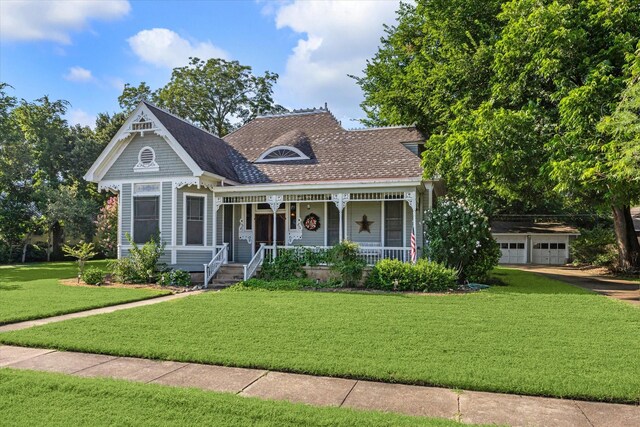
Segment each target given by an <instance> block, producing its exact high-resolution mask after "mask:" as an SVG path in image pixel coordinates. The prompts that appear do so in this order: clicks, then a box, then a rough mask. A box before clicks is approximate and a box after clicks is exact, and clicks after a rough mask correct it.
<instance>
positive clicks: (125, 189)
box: [118, 184, 133, 245]
mask: <svg viewBox="0 0 640 427" xmlns="http://www.w3.org/2000/svg"><path fill="white" fill-rule="evenodd" d="M131 187H132V186H131V184H122V192H121V197H120V200H119V201H118V202H119V203H120V209H122V224H121V225H122V228H121V229H120V242H121V244H122V245H128V244H129V242H128V241H127V238H126V234H127V233H129V234H131V232H132V230H131V222H132V221H131V219H132V217H133V212H132V209H133V207H132V206H131V191H132V188H131Z"/></svg>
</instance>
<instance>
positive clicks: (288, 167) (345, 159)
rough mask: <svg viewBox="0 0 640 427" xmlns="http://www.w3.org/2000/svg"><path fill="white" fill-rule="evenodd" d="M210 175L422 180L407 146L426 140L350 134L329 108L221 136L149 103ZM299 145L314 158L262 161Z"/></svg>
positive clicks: (387, 132)
mask: <svg viewBox="0 0 640 427" xmlns="http://www.w3.org/2000/svg"><path fill="white" fill-rule="evenodd" d="M147 106H148V107H149V108H150V109H151V111H152V113H153V114H154V115H156V117H158V120H160V121H161V122H162V123H163V124H164V125H165V127H167V130H168V131H169V132H171V134H172V135H173V136H174V137H175V138H176V140H177V141H178V142H179V143H180V144H181V145H182V146H183V147H184V148H185V150H186V151H187V152H188V153H189V155H190V156H191V157H193V159H194V161H196V162H197V163H198V165H199V166H200V167H201V168H202V169H203V170H205V171H209V172H213V173H216V174H218V175H222V176H224V177H227V178H229V179H231V180H234V181H236V182H239V183H242V184H257V183H261V184H262V183H295V182H309V181H337V180H373V179H394V178H395V179H401V178H418V177H421V176H422V167H421V165H420V158H419V157H418V156H416V155H415V154H413V153H412V152H411V151H409V150H408V149H407V148H405V147H404V146H403V145H402V143H406V142H422V141H424V136H423V135H422V134H421V133H420V132H419V131H418V130H417V129H416V128H415V127H392V128H380V129H363V130H345V129H344V128H343V127H342V126H341V125H340V123H339V122H338V121H337V120H336V119H335V117H334V116H333V115H332V114H331V113H330V112H329V111H327V110H325V109H319V110H312V111H307V112H304V113H291V114H284V115H279V116H266V117H258V118H256V119H254V120H252V121H251V122H249V123H247V124H246V125H244V126H242V127H241V128H240V129H238V130H236V131H235V132H232V133H230V134H229V135H227V136H225V137H224V139H220V138H217V137H215V136H213V135H212V134H210V133H208V132H205V131H203V130H201V129H199V128H197V127H195V126H193V125H191V124H189V123H187V122H186V121H183V120H181V119H178V118H177V117H175V116H173V115H171V114H168V113H166V112H164V111H162V110H160V109H158V108H156V107H154V106H153V105H150V104H147ZM279 145H284V146H293V147H296V148H298V149H299V150H300V151H302V152H303V153H305V154H306V155H307V156H309V160H294V161H278V162H269V163H256V160H257V159H258V158H259V157H260V155H261V154H262V153H264V152H265V151H266V150H268V149H269V148H272V147H275V146H279Z"/></svg>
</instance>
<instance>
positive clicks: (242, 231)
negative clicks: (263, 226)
mask: <svg viewBox="0 0 640 427" xmlns="http://www.w3.org/2000/svg"><path fill="white" fill-rule="evenodd" d="M238 239H240V240H246V241H247V243H248V244H251V243H253V232H252V231H251V230H247V226H246V225H245V219H244V218H240V227H238Z"/></svg>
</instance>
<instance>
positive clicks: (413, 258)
mask: <svg viewBox="0 0 640 427" xmlns="http://www.w3.org/2000/svg"><path fill="white" fill-rule="evenodd" d="M410 255H411V262H412V263H414V264H415V263H416V261H417V258H418V248H417V247H416V229H415V228H412V229H411V252H410Z"/></svg>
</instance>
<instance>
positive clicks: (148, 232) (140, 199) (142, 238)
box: [133, 196, 160, 243]
mask: <svg viewBox="0 0 640 427" xmlns="http://www.w3.org/2000/svg"><path fill="white" fill-rule="evenodd" d="M159 208H160V200H159V197H158V196H137V197H134V198H133V241H134V242H136V243H146V242H148V241H150V240H151V239H154V238H155V239H157V238H158V236H159V234H160V215H159V212H160V209H159Z"/></svg>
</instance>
